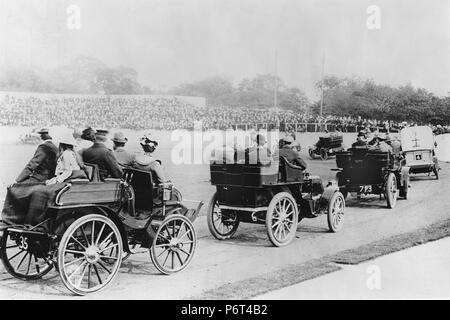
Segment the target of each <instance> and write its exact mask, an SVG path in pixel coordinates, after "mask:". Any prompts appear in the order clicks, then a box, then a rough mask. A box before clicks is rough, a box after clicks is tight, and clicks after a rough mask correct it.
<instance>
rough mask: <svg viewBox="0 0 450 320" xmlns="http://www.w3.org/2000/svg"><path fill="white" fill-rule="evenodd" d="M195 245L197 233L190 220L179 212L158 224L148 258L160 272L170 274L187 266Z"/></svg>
mask: <svg viewBox="0 0 450 320" xmlns="http://www.w3.org/2000/svg"><path fill="white" fill-rule="evenodd" d="M196 245H197V235H196V233H195V229H194V226H193V225H192V222H191V221H190V220H189V219H188V218H186V217H185V216H183V215H181V214H174V215H171V216H170V217H169V218H167V219H166V220H164V221H163V222H162V224H161V225H160V226H159V228H158V230H157V232H156V234H155V237H154V239H153V243H152V246H151V248H150V258H151V259H152V262H153V264H154V265H155V267H156V269H158V270H159V271H160V272H161V273H164V274H171V273H174V272H178V271H181V270H183V269H184V268H186V267H187V265H188V264H189V262H191V260H192V257H193V256H194V251H195V247H196Z"/></svg>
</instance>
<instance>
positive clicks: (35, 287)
mask: <svg viewBox="0 0 450 320" xmlns="http://www.w3.org/2000/svg"><path fill="white" fill-rule="evenodd" d="M442 168H443V170H442V171H441V178H440V180H438V181H436V180H434V179H428V178H417V179H413V181H412V188H411V189H410V197H409V199H408V200H399V201H398V202H397V207H396V208H395V209H394V210H389V209H387V208H386V205H385V202H384V201H380V200H378V197H376V196H372V197H368V198H367V199H363V200H362V201H360V202H358V201H356V200H355V199H354V198H350V199H349V201H348V203H347V205H348V207H347V210H346V220H345V226H344V229H343V230H342V231H341V232H340V233H337V234H332V233H329V232H328V231H327V223H326V216H321V217H318V218H316V219H305V220H303V221H302V222H301V223H300V226H299V228H298V232H297V237H296V239H295V240H294V241H293V243H291V245H289V246H287V247H283V248H275V247H272V246H271V245H270V243H269V241H268V240H267V237H266V233H265V229H264V227H263V226H254V225H242V227H241V226H240V227H239V228H240V229H239V230H238V232H237V234H236V235H235V238H234V239H232V240H228V241H223V242H220V241H217V240H215V239H214V238H213V237H212V236H211V235H210V234H209V232H208V230H207V227H206V219H205V217H200V218H199V219H197V221H196V222H195V227H196V229H197V231H198V235H199V242H198V246H197V251H196V253H195V256H194V259H193V260H192V262H191V265H190V266H189V267H188V268H187V269H186V270H184V271H183V272H181V273H178V274H174V275H172V276H163V275H160V274H159V273H158V272H157V270H156V269H155V268H154V267H153V265H152V264H151V261H150V258H149V256H148V254H147V253H142V254H137V255H135V256H132V257H131V258H130V259H128V260H127V261H125V262H124V263H123V265H122V268H121V269H120V272H119V274H118V276H117V278H116V280H115V281H114V283H113V284H112V285H111V286H110V287H108V288H107V289H106V290H104V291H102V292H99V293H96V294H92V295H90V296H89V297H81V298H80V299H182V298H188V297H192V296H197V297H198V296H200V297H201V295H202V293H203V292H204V291H205V290H209V289H214V288H217V287H219V286H221V285H226V284H227V283H234V282H237V281H240V280H245V279H248V278H250V277H253V276H256V275H264V274H266V273H268V272H272V271H277V270H280V269H281V268H283V267H286V266H287V265H292V264H299V263H302V262H306V261H308V260H311V259H316V258H320V257H322V256H325V255H328V254H332V253H336V252H339V251H342V250H346V249H350V248H354V247H357V246H360V245H363V244H368V243H370V242H373V241H376V240H380V239H382V238H384V237H389V236H392V235H396V234H399V233H404V232H409V231H413V230H415V229H418V228H420V227H423V226H426V225H429V224H432V223H434V222H438V221H441V220H444V219H447V218H448V217H449V212H450V201H449V198H448V182H449V180H450V176H449V175H448V172H449V169H450V165H449V164H447V163H443V164H442ZM344 291H345V289H344ZM0 298H2V299H66V298H73V296H72V295H71V294H69V292H68V291H67V290H66V289H65V287H64V286H63V285H62V283H61V281H60V279H59V276H58V275H57V273H56V272H54V271H52V272H51V273H50V274H48V275H47V276H45V277H44V279H42V280H39V281H32V282H23V281H20V280H16V279H14V278H12V277H11V276H9V275H8V274H7V273H6V272H5V271H4V269H3V267H0Z"/></svg>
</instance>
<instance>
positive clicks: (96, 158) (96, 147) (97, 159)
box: [82, 142, 123, 180]
mask: <svg viewBox="0 0 450 320" xmlns="http://www.w3.org/2000/svg"><path fill="white" fill-rule="evenodd" d="M82 157H83V161H84V162H88V163H91V164H96V165H98V168H99V170H100V179H102V180H103V179H105V178H122V174H123V172H122V169H121V168H120V165H119V163H118V162H117V159H116V157H115V156H114V153H113V152H112V151H111V150H109V149H108V148H107V147H106V146H105V145H104V144H103V143H101V142H95V143H94V144H93V145H92V147H90V148H87V149H84V150H83V153H82Z"/></svg>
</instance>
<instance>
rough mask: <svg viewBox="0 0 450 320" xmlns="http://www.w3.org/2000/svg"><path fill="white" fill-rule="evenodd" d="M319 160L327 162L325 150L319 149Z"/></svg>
mask: <svg viewBox="0 0 450 320" xmlns="http://www.w3.org/2000/svg"><path fill="white" fill-rule="evenodd" d="M320 159H322V160H327V159H328V151H327V149H320Z"/></svg>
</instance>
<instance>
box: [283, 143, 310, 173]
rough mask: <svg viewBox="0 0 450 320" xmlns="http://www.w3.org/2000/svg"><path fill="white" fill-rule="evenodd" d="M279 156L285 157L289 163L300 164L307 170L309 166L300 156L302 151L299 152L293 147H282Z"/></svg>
mask: <svg viewBox="0 0 450 320" xmlns="http://www.w3.org/2000/svg"><path fill="white" fill-rule="evenodd" d="M279 156H280V157H285V158H286V160H287V161H289V163H292V164H293V165H296V166H300V167H302V168H303V170H305V169H306V167H307V165H306V162H305V160H303V159H302V158H301V157H300V153H298V152H297V151H296V150H294V149H292V148H291V147H289V146H284V147H282V148H280V151H279Z"/></svg>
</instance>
